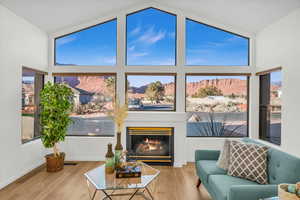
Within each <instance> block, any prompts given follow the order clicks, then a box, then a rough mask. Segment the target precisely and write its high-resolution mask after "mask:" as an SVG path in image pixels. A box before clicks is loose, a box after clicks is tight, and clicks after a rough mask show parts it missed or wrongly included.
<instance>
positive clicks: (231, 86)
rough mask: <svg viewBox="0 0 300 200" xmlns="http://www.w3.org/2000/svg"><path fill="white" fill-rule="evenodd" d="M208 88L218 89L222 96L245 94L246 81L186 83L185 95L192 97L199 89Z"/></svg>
mask: <svg viewBox="0 0 300 200" xmlns="http://www.w3.org/2000/svg"><path fill="white" fill-rule="evenodd" d="M208 86H214V87H216V88H218V89H219V90H221V91H222V93H223V95H230V94H232V93H234V94H236V95H246V94H247V89H246V88H247V80H241V79H234V78H226V79H213V80H202V81H199V82H192V83H188V84H187V86H186V91H187V95H188V96H192V95H194V94H195V93H197V92H198V91H199V89H200V88H205V87H208Z"/></svg>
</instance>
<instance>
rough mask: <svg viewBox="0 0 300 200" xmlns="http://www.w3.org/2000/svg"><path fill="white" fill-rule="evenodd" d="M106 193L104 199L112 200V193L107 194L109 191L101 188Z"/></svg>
mask: <svg viewBox="0 0 300 200" xmlns="http://www.w3.org/2000/svg"><path fill="white" fill-rule="evenodd" d="M101 191H102V192H103V193H104V194H105V197H104V198H103V200H104V199H109V200H112V198H111V197H110V195H108V194H107V192H105V190H101Z"/></svg>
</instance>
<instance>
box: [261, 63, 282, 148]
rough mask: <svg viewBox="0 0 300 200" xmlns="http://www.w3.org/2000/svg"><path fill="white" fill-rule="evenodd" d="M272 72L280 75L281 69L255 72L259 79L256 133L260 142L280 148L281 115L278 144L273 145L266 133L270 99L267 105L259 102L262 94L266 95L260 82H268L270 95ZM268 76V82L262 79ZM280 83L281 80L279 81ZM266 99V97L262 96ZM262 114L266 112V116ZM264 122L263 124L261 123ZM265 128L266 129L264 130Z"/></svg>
mask: <svg viewBox="0 0 300 200" xmlns="http://www.w3.org/2000/svg"><path fill="white" fill-rule="evenodd" d="M273 72H281V73H282V67H275V68H271V69H268V70H265V71H261V72H257V73H256V76H258V77H259V124H258V125H259V133H258V138H259V139H260V140H263V141H265V142H268V143H270V144H273V145H276V146H281V144H282V115H281V118H280V123H281V125H280V128H281V130H280V142H279V144H278V143H275V142H272V141H271V137H270V131H269V132H268V130H267V129H268V128H269V127H268V126H269V125H270V124H271V123H270V119H269V120H268V115H269V114H270V115H271V112H270V110H269V108H270V106H272V104H271V102H270V100H271V99H270V97H269V102H268V103H267V104H262V103H261V102H262V101H263V100H262V98H263V96H262V94H266V92H265V91H264V88H263V87H262V82H263V81H269V83H268V86H267V87H268V88H269V91H268V94H270V92H271V73H273ZM266 75H268V76H269V80H268V79H264V76H266ZM281 81H282V79H281ZM264 97H266V96H264ZM281 106H282V104H281ZM262 107H265V110H264V111H263V108H262ZM263 112H266V113H265V114H266V116H265V115H263V114H264V113H263ZM263 122H264V123H263ZM265 128H266V129H265Z"/></svg>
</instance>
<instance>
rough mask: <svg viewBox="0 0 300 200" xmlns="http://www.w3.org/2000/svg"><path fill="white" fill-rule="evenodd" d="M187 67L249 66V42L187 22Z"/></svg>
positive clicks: (208, 27) (217, 30)
mask: <svg viewBox="0 0 300 200" xmlns="http://www.w3.org/2000/svg"><path fill="white" fill-rule="evenodd" d="M186 29H187V31H186V64H187V65H221V66H222V65H223V66H224V65H225V66H226V65H233V66H236V65H241V66H244V65H248V40H247V39H246V38H243V37H240V36H238V35H234V34H232V33H228V32H225V31H222V30H219V29H216V28H213V27H210V26H207V25H204V24H201V23H198V22H195V21H192V20H189V19H187V20H186Z"/></svg>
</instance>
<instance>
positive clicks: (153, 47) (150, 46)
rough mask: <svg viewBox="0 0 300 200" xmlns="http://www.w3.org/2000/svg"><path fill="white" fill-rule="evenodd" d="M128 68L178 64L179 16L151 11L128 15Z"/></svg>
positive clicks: (152, 9)
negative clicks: (130, 66) (177, 31)
mask: <svg viewBox="0 0 300 200" xmlns="http://www.w3.org/2000/svg"><path fill="white" fill-rule="evenodd" d="M126 36H127V65H175V64H176V16H175V15H173V14H170V13H166V12H164V11H160V10H158V9H155V8H148V9H145V10H142V11H139V12H136V13H133V14H130V15H128V16H127V32H126Z"/></svg>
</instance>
